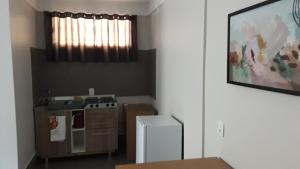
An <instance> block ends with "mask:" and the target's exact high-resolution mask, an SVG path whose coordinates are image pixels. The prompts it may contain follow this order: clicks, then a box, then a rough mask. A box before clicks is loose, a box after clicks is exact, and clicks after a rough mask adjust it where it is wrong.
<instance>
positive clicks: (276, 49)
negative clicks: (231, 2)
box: [227, 0, 300, 96]
mask: <svg viewBox="0 0 300 169" xmlns="http://www.w3.org/2000/svg"><path fill="white" fill-rule="evenodd" d="M228 20H229V24H228V35H229V36H228V67H227V81H228V83H230V84H236V85H242V86H246V87H253V88H258V89H264V90H270V91H276V92H281V93H287V94H292V95H298V96H300V0H277V1H274V0H272V1H265V2H263V3H260V4H257V5H254V6H251V7H248V8H245V9H242V10H240V11H237V12H234V13H231V14H229V16H228Z"/></svg>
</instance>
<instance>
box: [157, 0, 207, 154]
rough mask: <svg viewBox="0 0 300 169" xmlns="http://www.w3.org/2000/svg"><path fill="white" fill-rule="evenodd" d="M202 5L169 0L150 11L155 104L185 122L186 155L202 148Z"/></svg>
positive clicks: (194, 1) (200, 0)
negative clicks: (154, 59)
mask: <svg viewBox="0 0 300 169" xmlns="http://www.w3.org/2000/svg"><path fill="white" fill-rule="evenodd" d="M203 6H204V1H203V0H185V1H183V0H166V1H165V2H164V3H163V4H162V5H161V6H160V7H159V8H158V9H157V11H155V12H154V13H152V15H151V25H152V34H153V37H152V38H153V44H152V47H153V48H156V49H157V63H156V64H157V65H156V66H157V70H156V71H157V75H156V77H157V79H156V81H157V84H156V85H157V86H156V88H157V100H156V107H157V108H158V110H159V112H160V113H161V114H172V115H174V116H176V117H177V118H179V119H180V120H182V121H183V122H184V124H185V126H184V146H185V152H184V155H185V158H195V157H201V151H202V147H201V145H202V140H201V138H202V106H201V105H202V67H203V64H202V63H203V62H202V59H203V57H202V46H203V16H204V15H203V13H204V10H203V9H204V8H203Z"/></svg>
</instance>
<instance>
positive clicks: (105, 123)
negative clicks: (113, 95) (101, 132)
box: [86, 109, 117, 130]
mask: <svg viewBox="0 0 300 169" xmlns="http://www.w3.org/2000/svg"><path fill="white" fill-rule="evenodd" d="M116 123H117V115H116V111H115V109H88V110H86V129H87V130H93V129H108V128H114V127H116Z"/></svg>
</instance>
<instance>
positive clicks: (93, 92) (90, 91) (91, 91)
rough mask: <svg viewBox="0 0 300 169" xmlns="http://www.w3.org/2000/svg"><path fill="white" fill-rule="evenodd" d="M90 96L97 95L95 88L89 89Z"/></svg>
mask: <svg viewBox="0 0 300 169" xmlns="http://www.w3.org/2000/svg"><path fill="white" fill-rule="evenodd" d="M89 95H90V96H94V95H95V89H94V88H89Z"/></svg>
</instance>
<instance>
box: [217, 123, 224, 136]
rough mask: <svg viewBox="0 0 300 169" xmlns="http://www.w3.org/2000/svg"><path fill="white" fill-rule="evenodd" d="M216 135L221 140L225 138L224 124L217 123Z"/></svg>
mask: <svg viewBox="0 0 300 169" xmlns="http://www.w3.org/2000/svg"><path fill="white" fill-rule="evenodd" d="M218 134H219V136H220V137H221V138H224V137H225V129H224V122H223V121H221V120H219V121H218Z"/></svg>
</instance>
